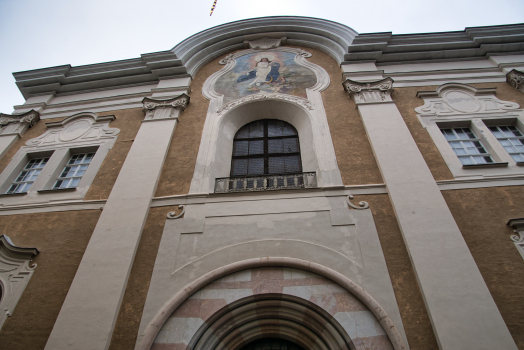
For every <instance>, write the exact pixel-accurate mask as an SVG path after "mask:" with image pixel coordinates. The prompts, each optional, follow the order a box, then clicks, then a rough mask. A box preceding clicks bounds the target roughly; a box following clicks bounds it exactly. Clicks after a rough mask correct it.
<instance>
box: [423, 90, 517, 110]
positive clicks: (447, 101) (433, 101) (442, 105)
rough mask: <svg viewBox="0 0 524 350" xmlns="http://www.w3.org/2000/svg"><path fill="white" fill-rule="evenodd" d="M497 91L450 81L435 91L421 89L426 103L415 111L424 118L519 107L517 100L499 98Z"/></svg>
mask: <svg viewBox="0 0 524 350" xmlns="http://www.w3.org/2000/svg"><path fill="white" fill-rule="evenodd" d="M495 91H496V89H494V88H485V89H477V88H475V87H473V86H469V85H466V84H459V83H448V84H444V85H441V86H439V87H438V88H437V89H436V90H435V91H419V92H418V93H417V96H418V97H420V98H423V99H424V102H425V103H424V105H423V106H420V107H417V108H415V111H416V112H417V113H418V114H419V115H420V116H421V117H423V118H424V117H426V116H437V117H448V116H469V115H470V114H471V113H475V115H479V114H492V113H494V112H495V113H504V112H507V111H513V110H516V109H518V108H519V105H518V104H517V103H515V102H511V101H502V100H499V99H498V98H497V97H495Z"/></svg>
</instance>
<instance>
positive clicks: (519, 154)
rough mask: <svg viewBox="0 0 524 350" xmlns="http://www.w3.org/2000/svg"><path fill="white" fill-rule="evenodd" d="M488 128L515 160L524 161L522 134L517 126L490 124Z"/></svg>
mask: <svg viewBox="0 0 524 350" xmlns="http://www.w3.org/2000/svg"><path fill="white" fill-rule="evenodd" d="M489 130H491V132H492V133H493V135H495V137H496V138H497V140H499V142H500V144H501V145H502V147H504V149H505V150H506V151H507V152H508V153H509V155H510V156H511V157H512V158H513V160H514V161H515V162H518V163H522V162H524V135H522V132H520V130H519V129H517V127H515V126H514V125H497V126H490V127H489Z"/></svg>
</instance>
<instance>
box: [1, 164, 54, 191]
mask: <svg viewBox="0 0 524 350" xmlns="http://www.w3.org/2000/svg"><path fill="white" fill-rule="evenodd" d="M48 160H49V158H35V159H31V160H30V161H29V162H28V163H27V165H26V166H25V167H24V169H23V170H22V171H21V172H20V175H18V177H17V178H16V180H15V181H14V182H13V184H12V185H11V186H10V187H9V189H8V190H7V192H6V193H8V194H9V193H26V192H27V191H28V190H29V188H30V187H31V185H32V184H33V182H35V180H36V178H37V177H38V174H40V172H41V171H42V169H44V166H45V165H46V164H47V161H48Z"/></svg>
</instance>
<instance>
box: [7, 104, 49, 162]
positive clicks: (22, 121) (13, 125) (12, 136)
mask: <svg viewBox="0 0 524 350" xmlns="http://www.w3.org/2000/svg"><path fill="white" fill-rule="evenodd" d="M39 120H40V114H39V113H38V112H37V111H35V110H30V111H29V112H26V113H22V114H4V113H0V158H2V157H3V156H4V154H5V153H6V152H7V151H8V150H9V149H10V148H11V146H12V145H13V144H14V143H15V142H16V141H18V139H19V138H20V136H22V135H23V134H24V133H25V132H26V130H27V129H28V128H30V127H32V126H33V125H35V124H36V122H37V121H39Z"/></svg>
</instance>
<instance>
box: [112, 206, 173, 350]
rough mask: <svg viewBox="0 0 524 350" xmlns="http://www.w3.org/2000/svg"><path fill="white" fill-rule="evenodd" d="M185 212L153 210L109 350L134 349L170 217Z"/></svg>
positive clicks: (134, 264)
mask: <svg viewBox="0 0 524 350" xmlns="http://www.w3.org/2000/svg"><path fill="white" fill-rule="evenodd" d="M171 211H175V212H177V214H178V213H180V212H181V209H178V207H160V208H151V210H150V211H149V216H148V217H147V221H146V224H145V225H144V230H143V231H142V237H141V239H140V245H139V246H138V249H137V252H136V255H135V260H134V262H133V267H132V268H131V274H130V276H129V280H128V282H127V288H126V292H125V294H124V298H123V299H122V305H121V306H120V312H119V314H118V318H117V321H116V325H115V330H114V332H113V337H112V338H111V344H110V346H109V350H123V349H129V350H131V349H134V347H135V342H136V337H137V334H138V327H139V325H140V319H141V318H142V310H143V308H144V304H145V302H146V296H147V291H148V289H149V282H150V281H151V275H152V273H153V266H154V265H155V259H156V255H157V252H158V246H159V244H160V239H161V238H162V232H163V230H164V223H165V222H166V215H167V213H169V212H171Z"/></svg>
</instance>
